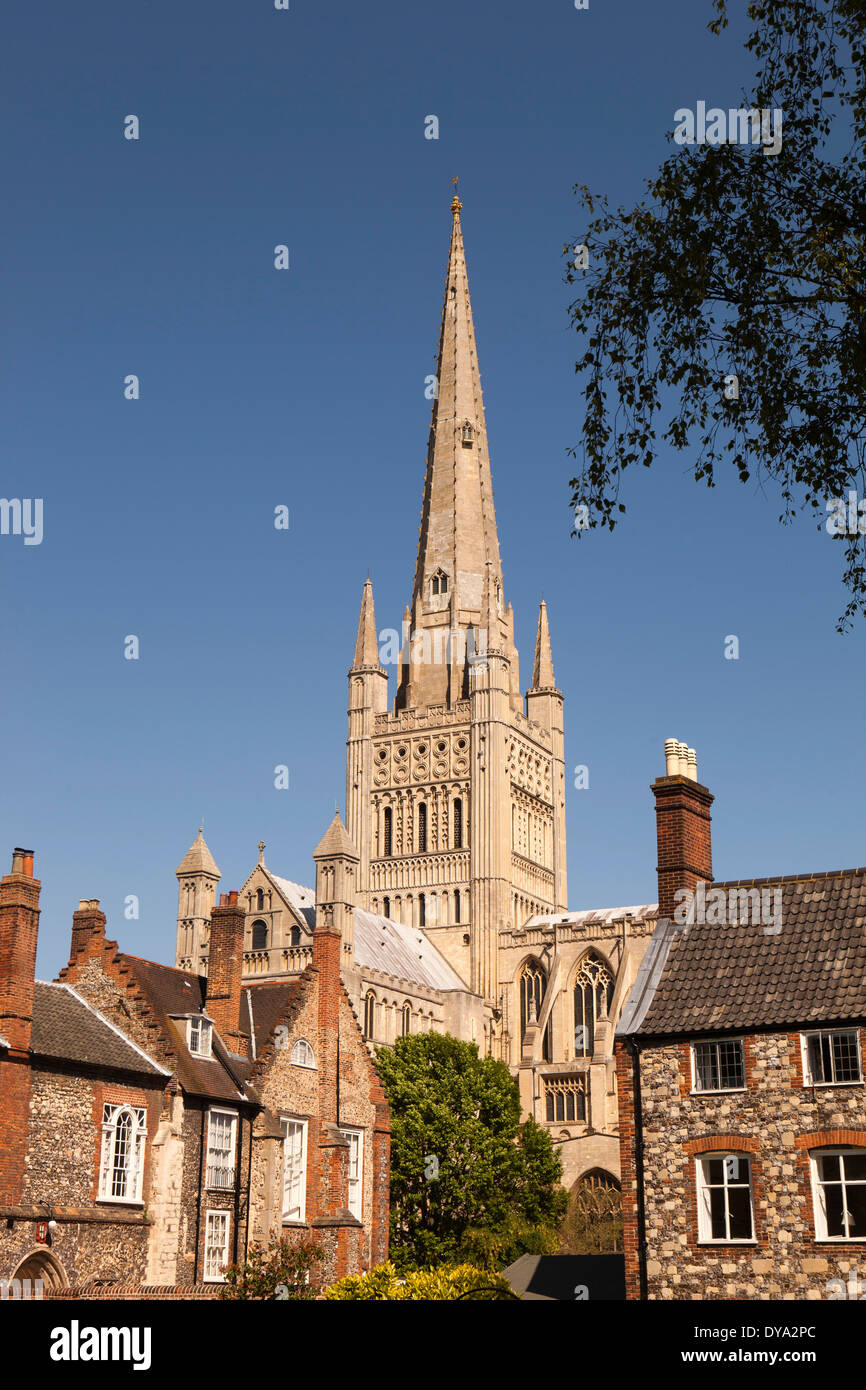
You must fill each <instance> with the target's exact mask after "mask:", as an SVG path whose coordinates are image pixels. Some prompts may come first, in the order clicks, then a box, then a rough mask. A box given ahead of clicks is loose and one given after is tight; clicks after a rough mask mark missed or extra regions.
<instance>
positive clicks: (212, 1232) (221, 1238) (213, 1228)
mask: <svg viewBox="0 0 866 1390" xmlns="http://www.w3.org/2000/svg"><path fill="white" fill-rule="evenodd" d="M228 1263H229V1213H228V1212H227V1211H209V1212H208V1213H207V1217H206V1219H205V1229H204V1278H205V1283H206V1284H221V1283H223V1282H224V1281H225V1267H226V1265H227V1264H228Z"/></svg>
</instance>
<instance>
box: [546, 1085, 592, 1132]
mask: <svg viewBox="0 0 866 1390" xmlns="http://www.w3.org/2000/svg"><path fill="white" fill-rule="evenodd" d="M544 1102H545V1107H546V1112H545V1117H546V1119H547V1122H548V1124H550V1123H553V1122H556V1121H559V1122H560V1123H561V1124H569V1123H571V1124H585V1123H586V1078H585V1077H584V1076H546V1077H545V1078H544Z"/></svg>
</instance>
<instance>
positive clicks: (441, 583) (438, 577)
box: [430, 570, 448, 597]
mask: <svg viewBox="0 0 866 1390" xmlns="http://www.w3.org/2000/svg"><path fill="white" fill-rule="evenodd" d="M447 592H448V575H447V574H446V573H445V571H444V570H437V571H436V573H435V574H434V576H433V578H432V579H431V580H430V593H431V594H432V595H433V596H434V597H435V596H436V595H437V594H447Z"/></svg>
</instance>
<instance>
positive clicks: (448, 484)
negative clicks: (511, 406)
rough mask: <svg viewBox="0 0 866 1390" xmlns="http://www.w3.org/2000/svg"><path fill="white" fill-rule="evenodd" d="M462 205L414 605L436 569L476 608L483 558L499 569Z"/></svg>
mask: <svg viewBox="0 0 866 1390" xmlns="http://www.w3.org/2000/svg"><path fill="white" fill-rule="evenodd" d="M461 206H462V205H461V203H460V200H459V198H458V197H457V195H456V194H455V195H454V201H453V202H452V204H451V213H452V226H451V246H450V249H449V253H448V273H447V275H446V277H445V299H444V303H443V306H442V324H441V328H440V332H439V353H438V358H437V365H436V381H437V388H438V395H437V397H436V399H435V400H434V402H433V414H432V419H431V423H430V436H429V442H428V450H427V474H426V478H425V481H424V505H423V510H422V520H421V535H420V542H419V546H418V563H417V566H416V570H415V591H414V596H413V598H414V600H415V601H414V602H413V608H414V607H415V604H416V602H417V599H418V598H419V597H425V598H426V597H428V595H426V594H424V592H423V591H424V585H425V582H426V583H427V584H429V582H430V581H431V580H432V578H433V576H434V575H435V573H436V571H437V569H441V570H442V571H443V572H444V573H445V575H446V576H447V578H448V579H449V581H450V582H452V583H453V582H454V580H455V579H457V577H458V575H459V577H460V590H461V599H462V601H463V603H464V604H465V606H466V607H467V608H470V609H474V610H475V611H476V612H479V611H480V609H481V605H482V602H483V588H484V580H485V575H486V571H487V566H488V564H490V565H492V567H493V577H494V580H498V582H499V587H500V589H501V587H502V568H501V565H500V560H499V539H498V536H497V532H496V514H495V512H494V508H493V485H492V482H491V477H490V456H489V453H488V448H487V424H486V421H485V418H484V401H483V396H482V390H481V373H480V371H479V367H478V354H477V350H476V346H475V327H474V324H473V321H472V305H471V303H470V300H469V280H468V277H467V274H466V254H465V252H464V249H463V232H462V229H461V226H460V209H461Z"/></svg>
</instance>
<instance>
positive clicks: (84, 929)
mask: <svg viewBox="0 0 866 1390" xmlns="http://www.w3.org/2000/svg"><path fill="white" fill-rule="evenodd" d="M105 926H106V921H105V913H104V912H102V911H100V907H99V899H98V898H81V899H80V901H79V903H78V911H77V912H73V914H72V945H71V946H70V949H69V964H70V965H73V964H74V963H75V957H76V956H77V955H78V953H79V951H84V950H87V949H89V950H90V951H91V953H92V952H93V949H94V948H95V949H96V951H97V952H100V953H101V951H102V948H103V947H104V945H105Z"/></svg>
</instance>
